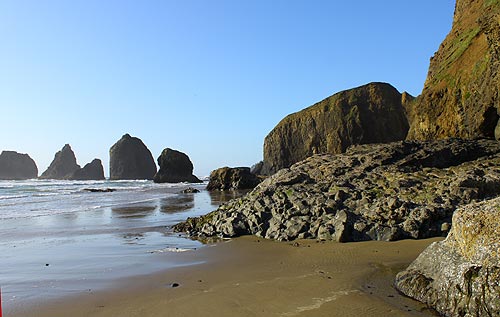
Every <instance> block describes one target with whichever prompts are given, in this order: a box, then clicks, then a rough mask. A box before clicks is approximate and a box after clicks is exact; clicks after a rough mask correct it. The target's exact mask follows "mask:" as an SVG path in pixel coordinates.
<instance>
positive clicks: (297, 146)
mask: <svg viewBox="0 0 500 317" xmlns="http://www.w3.org/2000/svg"><path fill="white" fill-rule="evenodd" d="M404 96H405V100H407V99H409V98H408V96H409V95H407V94H405V95H404ZM402 101H403V96H402V95H401V94H400V93H399V92H398V91H397V90H396V89H395V88H394V87H392V86H391V85H389V84H385V83H370V84H367V85H364V86H361V87H358V88H354V89H350V90H346V91H342V92H339V93H337V94H335V95H333V96H331V97H328V98H326V99H325V100H323V101H321V102H319V103H317V104H315V105H313V106H311V107H309V108H306V109H304V110H302V111H299V112H297V113H294V114H291V115H289V116H287V117H286V118H284V119H283V120H281V122H280V123H279V124H278V125H277V126H276V127H275V128H274V129H273V130H272V131H271V132H270V133H269V134H268V135H267V136H266V138H265V141H264V169H263V172H264V173H265V174H268V175H271V174H273V173H275V172H277V171H278V170H279V169H281V168H284V167H289V166H291V165H292V164H293V163H296V162H299V161H302V160H303V159H305V158H307V157H309V156H311V155H313V154H321V153H330V154H336V153H341V152H344V151H345V150H346V149H347V148H348V147H349V146H350V145H352V144H365V143H379V142H392V141H399V140H404V139H405V137H406V134H407V132H408V122H407V119H406V116H405V113H404V111H405V110H404V107H403V104H402Z"/></svg>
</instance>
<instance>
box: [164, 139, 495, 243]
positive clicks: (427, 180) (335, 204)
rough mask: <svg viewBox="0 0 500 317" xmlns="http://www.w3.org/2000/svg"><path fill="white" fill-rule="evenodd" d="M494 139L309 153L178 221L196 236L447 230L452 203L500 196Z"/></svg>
mask: <svg viewBox="0 0 500 317" xmlns="http://www.w3.org/2000/svg"><path fill="white" fill-rule="evenodd" d="M499 153H500V143H499V142H497V141H495V140H486V139H484V140H459V139H449V140H440V141H427V142H422V141H401V142H394V143H390V144H371V145H358V146H353V147H351V148H350V149H348V150H347V152H346V153H344V154H338V155H329V154H324V155H314V156H312V157H310V158H308V159H306V160H304V161H302V162H299V163H297V164H294V165H293V166H292V167H290V168H288V169H283V170H280V171H279V172H278V173H276V174H275V175H273V176H271V177H269V178H267V179H266V180H264V181H263V182H262V183H260V184H259V185H258V186H257V187H256V188H255V189H254V190H253V191H251V192H250V193H249V194H247V195H246V196H245V197H243V198H240V199H236V200H232V201H230V202H228V203H226V204H224V205H222V206H220V207H219V208H218V209H217V210H215V211H214V212H212V213H210V214H208V215H205V216H202V217H198V218H190V219H188V220H187V221H186V222H184V223H181V224H178V225H176V226H175V228H174V229H175V230H177V231H185V232H188V233H189V234H191V235H193V236H200V237H204V236H214V235H220V236H224V237H234V236H239V235H246V234H254V235H257V236H261V237H265V238H269V239H277V240H293V239H297V238H317V239H325V240H336V241H361V240H398V239H404V238H427V237H433V236H440V235H445V234H447V233H448V230H449V228H450V224H451V217H452V214H453V212H454V211H455V209H456V208H457V207H459V206H461V205H465V204H468V203H470V202H473V201H477V200H482V199H485V198H488V197H495V196H497V195H499V194H500V154H499Z"/></svg>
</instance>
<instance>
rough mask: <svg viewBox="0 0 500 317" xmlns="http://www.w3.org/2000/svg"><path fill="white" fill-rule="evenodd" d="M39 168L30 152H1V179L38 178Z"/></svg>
mask: <svg viewBox="0 0 500 317" xmlns="http://www.w3.org/2000/svg"><path fill="white" fill-rule="evenodd" d="M37 176H38V168H37V167H36V163H35V161H33V159H32V158H31V157H30V156H29V155H28V154H21V153H17V152H14V151H2V154H0V179H6V180H22V179H31V178H37Z"/></svg>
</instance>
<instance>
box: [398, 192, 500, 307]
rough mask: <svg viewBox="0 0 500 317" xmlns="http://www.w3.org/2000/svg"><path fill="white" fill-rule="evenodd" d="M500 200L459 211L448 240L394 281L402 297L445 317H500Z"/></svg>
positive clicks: (427, 250) (432, 249)
mask: <svg viewBox="0 0 500 317" xmlns="http://www.w3.org/2000/svg"><path fill="white" fill-rule="evenodd" d="M499 219H500V198H495V199H493V200H489V201H485V202H481V203H474V204H471V205H467V206H464V207H461V208H459V209H458V210H457V211H456V212H455V214H454V215H453V226H452V229H451V231H450V233H449V234H448V237H447V238H446V240H444V241H441V242H435V243H433V244H432V245H430V246H429V247H428V248H427V249H426V250H425V251H424V252H423V253H422V254H421V255H420V256H419V257H418V258H417V259H416V260H415V261H414V262H413V263H412V264H411V265H410V266H409V267H408V268H407V269H406V270H405V271H403V272H401V273H399V274H398V275H397V277H396V287H397V289H399V290H400V291H401V292H403V293H404V294H406V295H407V296H410V297H412V298H414V299H417V300H419V301H421V302H424V303H425V304H427V305H428V306H430V307H432V308H434V309H435V310H437V311H438V312H439V313H440V314H442V315H444V316H457V317H472V316H497V317H498V316H500V221H499Z"/></svg>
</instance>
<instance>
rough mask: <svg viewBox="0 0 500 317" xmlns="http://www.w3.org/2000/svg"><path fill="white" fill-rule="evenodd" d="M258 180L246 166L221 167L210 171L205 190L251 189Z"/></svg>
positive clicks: (259, 180)
mask: <svg viewBox="0 0 500 317" xmlns="http://www.w3.org/2000/svg"><path fill="white" fill-rule="evenodd" d="M260 182H261V179H260V178H259V177H258V176H257V175H255V174H253V173H252V172H251V171H250V168H248V167H221V168H218V169H216V170H214V171H212V172H211V173H210V181H209V182H208V185H207V190H235V189H252V188H255V186H257V185H258V184H259V183H260Z"/></svg>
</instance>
